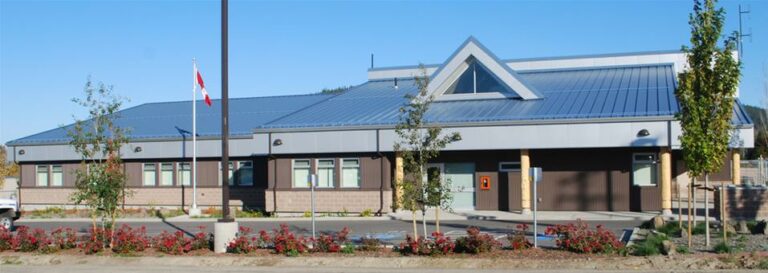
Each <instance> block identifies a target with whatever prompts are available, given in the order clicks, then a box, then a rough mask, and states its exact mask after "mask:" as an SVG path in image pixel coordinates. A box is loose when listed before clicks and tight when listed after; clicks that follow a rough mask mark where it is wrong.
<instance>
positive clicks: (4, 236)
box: [0, 227, 13, 251]
mask: <svg viewBox="0 0 768 273" xmlns="http://www.w3.org/2000/svg"><path fill="white" fill-rule="evenodd" d="M10 249H13V233H11V231H10V230H8V229H6V228H5V227H0V251H5V250H10Z"/></svg>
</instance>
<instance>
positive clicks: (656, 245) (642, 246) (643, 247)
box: [631, 234, 668, 256]
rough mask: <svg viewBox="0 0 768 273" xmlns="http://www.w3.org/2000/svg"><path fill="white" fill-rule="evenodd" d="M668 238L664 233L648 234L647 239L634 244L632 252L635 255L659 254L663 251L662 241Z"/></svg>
mask: <svg viewBox="0 0 768 273" xmlns="http://www.w3.org/2000/svg"><path fill="white" fill-rule="evenodd" d="M665 240H668V238H667V236H666V235H664V234H648V237H646V238H645V240H643V241H640V242H638V243H637V244H635V245H633V246H632V249H631V253H632V255H635V256H653V255H659V254H661V253H662V251H663V249H664V248H663V245H662V243H663V242H664V241H665Z"/></svg>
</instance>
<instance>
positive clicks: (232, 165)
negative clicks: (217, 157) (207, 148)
mask: <svg viewBox="0 0 768 273" xmlns="http://www.w3.org/2000/svg"><path fill="white" fill-rule="evenodd" d="M234 173H235V163H234V162H232V161H230V162H229V170H228V171H227V176H228V178H227V184H228V185H230V186H232V185H235V178H234ZM221 181H222V178H221V162H219V185H221Z"/></svg>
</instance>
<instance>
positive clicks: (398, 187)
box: [395, 153, 405, 209]
mask: <svg viewBox="0 0 768 273" xmlns="http://www.w3.org/2000/svg"><path fill="white" fill-rule="evenodd" d="M403 178H405V172H404V171H403V155H401V154H400V153H395V202H396V204H397V208H400V209H402V207H403V201H402V198H403V186H402V185H403Z"/></svg>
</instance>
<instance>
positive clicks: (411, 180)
mask: <svg viewBox="0 0 768 273" xmlns="http://www.w3.org/2000/svg"><path fill="white" fill-rule="evenodd" d="M420 69H421V75H420V76H417V77H415V78H414V82H415V84H416V87H417V88H418V89H419V91H418V93H417V94H416V95H412V94H407V95H405V98H406V99H407V102H406V103H405V104H404V105H403V106H402V107H400V123H398V124H397V127H396V129H395V132H396V133H397V135H398V137H399V138H400V140H399V141H398V142H397V143H395V151H397V152H398V153H400V154H401V155H402V157H403V171H404V172H405V177H404V179H403V181H402V183H401V184H400V187H401V190H402V193H403V196H402V198H401V201H402V206H403V208H405V209H408V210H410V211H411V212H412V213H413V233H414V236H416V237H418V232H417V231H416V229H417V228H416V211H417V210H421V215H422V225H424V236H425V237H426V236H427V227H426V223H425V219H424V218H425V215H426V211H427V208H428V207H435V209H436V212H437V211H438V210H439V209H440V208H447V207H448V205H449V204H450V202H451V199H452V196H451V192H450V187H449V185H448V184H449V183H450V181H441V179H440V174H439V173H433V174H432V175H428V174H427V172H428V170H427V163H429V161H430V160H431V159H433V158H436V157H437V156H438V155H439V154H440V150H442V149H444V148H445V146H446V145H448V144H450V143H451V142H454V141H459V140H460V139H461V136H460V135H459V133H456V132H454V133H452V134H448V135H445V134H443V133H442V128H441V127H440V126H436V125H428V124H427V120H426V114H427V111H428V110H429V106H430V104H432V102H433V101H434V97H433V96H432V95H431V94H428V93H427V88H428V86H429V76H428V75H427V72H426V69H425V68H424V66H423V65H421V66H420ZM433 171H434V170H433ZM435 217H436V218H435V219H436V227H437V230H438V231H439V230H440V222H439V213H436V214H435Z"/></svg>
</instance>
